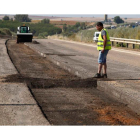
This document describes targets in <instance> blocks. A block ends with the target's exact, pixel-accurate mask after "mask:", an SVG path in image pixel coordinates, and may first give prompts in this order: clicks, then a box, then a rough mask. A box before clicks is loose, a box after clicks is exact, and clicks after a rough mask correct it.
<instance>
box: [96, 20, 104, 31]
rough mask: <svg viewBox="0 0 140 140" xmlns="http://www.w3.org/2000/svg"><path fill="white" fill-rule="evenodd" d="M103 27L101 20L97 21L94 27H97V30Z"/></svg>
mask: <svg viewBox="0 0 140 140" xmlns="http://www.w3.org/2000/svg"><path fill="white" fill-rule="evenodd" d="M103 28H104V27H103V23H102V22H97V24H96V29H97V30H98V31H101V30H102V29H103Z"/></svg>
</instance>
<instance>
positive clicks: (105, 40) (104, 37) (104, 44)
mask: <svg viewBox="0 0 140 140" xmlns="http://www.w3.org/2000/svg"><path fill="white" fill-rule="evenodd" d="M103 40H104V42H103V50H102V53H103V52H104V50H105V47H106V42H107V37H106V35H103Z"/></svg>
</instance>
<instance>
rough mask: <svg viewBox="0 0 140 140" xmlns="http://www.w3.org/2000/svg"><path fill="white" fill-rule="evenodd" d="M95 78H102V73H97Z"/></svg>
mask: <svg viewBox="0 0 140 140" xmlns="http://www.w3.org/2000/svg"><path fill="white" fill-rule="evenodd" d="M93 78H101V74H100V73H96V74H95V75H94V77H93Z"/></svg>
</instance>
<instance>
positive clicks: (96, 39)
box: [93, 32, 100, 42]
mask: <svg viewBox="0 0 140 140" xmlns="http://www.w3.org/2000/svg"><path fill="white" fill-rule="evenodd" d="M99 34H100V32H95V33H94V36H93V41H94V42H98V37H99Z"/></svg>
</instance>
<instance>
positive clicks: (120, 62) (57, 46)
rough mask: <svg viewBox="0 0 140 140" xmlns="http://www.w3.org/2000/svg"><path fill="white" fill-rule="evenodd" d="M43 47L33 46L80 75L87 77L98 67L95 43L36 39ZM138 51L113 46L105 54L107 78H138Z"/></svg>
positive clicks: (139, 69)
mask: <svg viewBox="0 0 140 140" xmlns="http://www.w3.org/2000/svg"><path fill="white" fill-rule="evenodd" d="M37 41H38V42H40V43H41V44H42V45H43V46H44V47H40V46H39V45H37V46H35V47H34V46H33V47H34V48H35V49H36V50H39V51H42V52H43V53H46V54H47V55H49V56H50V57H51V58H52V59H53V60H57V61H58V62H61V63H62V64H65V66H68V67H70V68H71V69H74V70H75V71H78V72H79V73H80V77H82V78H89V77H93V75H94V74H95V73H96V72H97V69H98V62H97V60H98V53H99V52H98V51H97V49H96V47H97V46H96V45H95V44H93V45H92V44H90V45H87V44H86V45H84V44H82V43H75V42H69V41H61V40H51V39H48V40H47V39H42V40H41V39H40V40H37ZM139 60H140V52H135V51H130V50H123V49H117V48H113V49H112V50H111V51H110V52H109V54H108V56H107V64H108V71H107V73H108V78H111V79H139V78H140V63H139Z"/></svg>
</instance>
